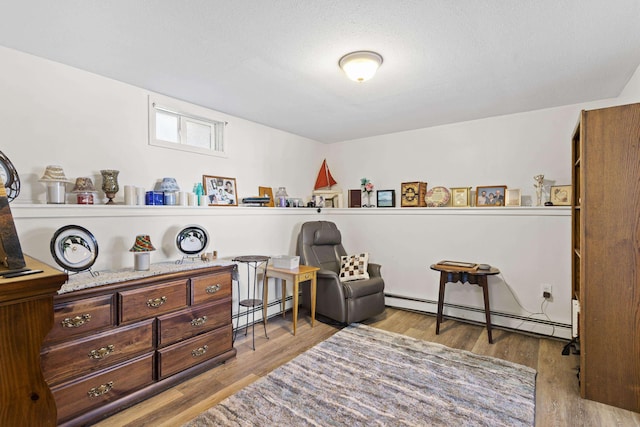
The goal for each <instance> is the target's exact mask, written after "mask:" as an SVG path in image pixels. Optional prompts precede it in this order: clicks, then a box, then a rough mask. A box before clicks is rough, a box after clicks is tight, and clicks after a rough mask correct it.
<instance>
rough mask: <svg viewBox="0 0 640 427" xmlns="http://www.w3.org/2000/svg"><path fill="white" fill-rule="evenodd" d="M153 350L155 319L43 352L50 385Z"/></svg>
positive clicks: (45, 373)
mask: <svg viewBox="0 0 640 427" xmlns="http://www.w3.org/2000/svg"><path fill="white" fill-rule="evenodd" d="M151 350H153V319H149V320H145V321H142V322H140V323H135V324H133V325H129V326H123V327H121V328H118V329H114V330H110V331H107V332H103V333H101V334H97V335H92V336H91V337H87V338H80V339H78V340H75V341H71V342H67V343H63V344H58V345H55V346H52V347H49V348H45V349H44V350H43V352H42V354H41V357H40V359H41V364H42V371H43V373H44V377H45V379H46V380H47V382H48V383H49V385H53V384H58V383H60V382H61V381H64V380H67V379H69V378H74V377H76V378H77V377H79V376H83V375H87V374H90V373H91V372H95V371H98V370H100V369H103V368H105V367H107V366H110V365H114V364H116V363H118V362H120V361H122V360H125V359H130V358H132V357H134V356H136V355H139V354H142V353H147V352H149V351H151Z"/></svg>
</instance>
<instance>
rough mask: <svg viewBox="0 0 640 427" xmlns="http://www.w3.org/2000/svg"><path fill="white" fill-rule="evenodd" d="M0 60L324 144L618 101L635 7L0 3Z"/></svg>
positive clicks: (621, 3)
mask: <svg viewBox="0 0 640 427" xmlns="http://www.w3.org/2000/svg"><path fill="white" fill-rule="evenodd" d="M0 45H3V46H6V47H9V48H14V49H17V50H20V51H24V52H28V53H31V54H34V55H37V56H41V57H44V58H48V59H51V60H54V61H57V62H61V63H64V64H68V65H71V66H73V67H77V68H80V69H84V70H87V71H90V72H93V73H97V74H100V75H103V76H107V77H111V78H113V79H116V80H120V81H123V82H127V83H130V84H132V85H135V86H138V87H141V88H146V89H148V90H151V91H155V92H159V93H162V94H165V95H169V96H172V97H175V98H179V99H183V100H186V101H189V102H192V103H195V104H199V105H203V106H206V107H209V108H211V109H214V110H218V111H221V112H224V113H228V114H231V115H234V116H237V117H242V118H245V119H249V120H252V121H255V122H258V123H263V124H265V125H268V126H271V127H274V128H278V129H282V130H285V131H288V132H291V133H294V134H298V135H302V136H305V137H308V138H311V139H314V140H317V141H321V142H327V143H329V142H336V141H343V140H349V139H355V138H361V137H366V136H372V135H380V134H386V133H391V132H398V131H403V130H409V129H417V128H423V127H429V126H435V125H440V124H445V123H453V122H460V121H466V120H472V119H478V118H483V117H490V116H496V115H502V114H509V113H514V112H521V111H530V110H536V109H540V108H548V107H553V106H559V105H567V104H574V103H579V102H585V101H591V100H596V99H602V98H611V97H616V96H618V95H619V93H620V91H621V90H622V89H623V88H624V86H625V84H626V83H627V82H628V80H629V78H630V77H631V75H632V74H633V72H634V71H635V70H636V68H637V67H638V65H639V64H640V1H638V0H482V1H481V0H422V1H421V0H254V1H251V0H189V1H178V0H173V1H170V0H56V1H51V0H20V1H15V0H2V4H1V8H0ZM354 50H373V51H376V52H378V53H380V54H381V55H382V56H383V57H384V64H383V65H382V67H381V68H380V70H379V71H378V74H377V75H376V77H375V78H374V79H373V80H370V81H368V82H365V83H360V84H358V83H355V82H352V81H351V80H348V79H347V78H346V77H345V76H344V74H343V73H342V71H341V70H340V69H339V67H338V60H339V59H340V57H341V56H342V55H344V54H345V53H348V52H351V51H354ZM0 73H1V65H0Z"/></svg>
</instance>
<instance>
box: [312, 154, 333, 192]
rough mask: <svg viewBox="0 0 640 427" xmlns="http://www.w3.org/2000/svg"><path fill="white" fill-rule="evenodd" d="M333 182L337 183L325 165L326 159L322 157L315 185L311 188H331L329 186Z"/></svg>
mask: <svg viewBox="0 0 640 427" xmlns="http://www.w3.org/2000/svg"><path fill="white" fill-rule="evenodd" d="M335 184H337V182H336V180H335V179H333V177H332V176H331V172H330V171H329V166H327V159H324V160H323V161H322V166H320V172H318V177H317V178H316V185H314V186H313V189H314V190H320V189H323V188H331V186H332V185H335Z"/></svg>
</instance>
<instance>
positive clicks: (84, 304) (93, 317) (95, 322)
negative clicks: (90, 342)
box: [45, 295, 115, 344]
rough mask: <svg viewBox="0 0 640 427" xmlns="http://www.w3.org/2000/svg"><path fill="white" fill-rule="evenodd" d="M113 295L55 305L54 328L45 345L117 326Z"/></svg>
mask: <svg viewBox="0 0 640 427" xmlns="http://www.w3.org/2000/svg"><path fill="white" fill-rule="evenodd" d="M114 313H115V309H114V307H113V295H101V296H97V297H93V298H86V299H81V300H77V301H71V302H66V303H60V304H55V305H54V308H53V321H54V322H53V328H52V329H51V332H49V335H47V338H46V340H45V344H47V343H50V342H55V341H61V340H66V339H69V338H73V337H76V336H79V335H83V334H86V333H88V332H92V331H97V330H99V329H105V328H108V327H110V326H113V325H114V324H115V316H114Z"/></svg>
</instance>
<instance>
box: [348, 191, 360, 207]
mask: <svg viewBox="0 0 640 427" xmlns="http://www.w3.org/2000/svg"><path fill="white" fill-rule="evenodd" d="M349 207H350V208H361V207H362V190H361V189H359V188H358V189H357V190H349Z"/></svg>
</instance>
